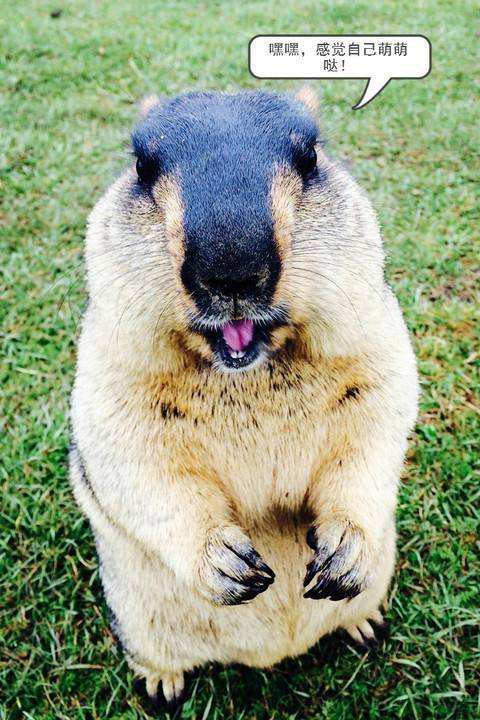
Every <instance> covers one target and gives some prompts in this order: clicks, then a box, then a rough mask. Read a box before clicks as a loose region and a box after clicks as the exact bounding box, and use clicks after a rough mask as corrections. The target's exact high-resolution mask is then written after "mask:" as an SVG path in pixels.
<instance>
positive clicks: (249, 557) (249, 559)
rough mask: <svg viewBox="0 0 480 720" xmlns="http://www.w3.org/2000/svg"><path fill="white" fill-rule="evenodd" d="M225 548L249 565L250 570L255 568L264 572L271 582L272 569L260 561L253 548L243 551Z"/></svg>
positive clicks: (273, 574)
mask: <svg viewBox="0 0 480 720" xmlns="http://www.w3.org/2000/svg"><path fill="white" fill-rule="evenodd" d="M227 547H228V549H229V550H231V551H232V552H233V553H234V554H235V555H236V556H237V557H239V558H241V559H242V560H244V561H245V562H246V563H247V565H250V567H251V568H255V569H256V570H260V571H261V572H264V573H265V574H266V575H269V576H270V577H271V578H272V580H273V579H274V578H275V573H274V572H273V570H272V568H270V567H269V566H268V565H267V563H266V562H264V560H262V558H261V557H260V555H259V554H258V552H257V551H256V550H255V549H254V548H252V547H248V548H246V549H245V550H241V549H239V548H234V547H232V546H231V545H227Z"/></svg>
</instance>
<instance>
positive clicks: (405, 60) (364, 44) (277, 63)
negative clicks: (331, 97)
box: [248, 35, 432, 110]
mask: <svg viewBox="0 0 480 720" xmlns="http://www.w3.org/2000/svg"><path fill="white" fill-rule="evenodd" d="M248 60H249V70H250V72H251V74H252V75H253V76H254V77H256V78H259V79H261V80H275V79H284V80H286V79H291V80H311V79H318V80H325V79H328V80H353V79H356V78H357V79H368V83H367V85H366V87H365V90H364V91H363V95H362V97H361V98H360V100H359V101H358V103H357V104H356V105H355V106H354V108H353V109H354V110H359V109H360V108H362V107H365V105H367V104H368V103H369V102H371V101H372V100H373V99H374V98H375V97H376V96H377V95H378V94H379V93H380V92H381V91H382V90H383V88H384V87H386V85H388V83H389V82H390V80H392V79H394V80H407V79H420V78H423V77H426V75H428V73H429V72H430V69H431V66H432V47H431V45H430V40H429V39H428V38H426V37H425V36H424V35H256V36H255V37H254V38H252V39H251V40H250V43H249V46H248Z"/></svg>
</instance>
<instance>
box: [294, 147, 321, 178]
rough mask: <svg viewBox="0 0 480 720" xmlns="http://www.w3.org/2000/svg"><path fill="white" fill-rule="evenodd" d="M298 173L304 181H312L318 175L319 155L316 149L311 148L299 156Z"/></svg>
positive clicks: (297, 162)
mask: <svg viewBox="0 0 480 720" xmlns="http://www.w3.org/2000/svg"><path fill="white" fill-rule="evenodd" d="M296 166H297V169H298V172H299V173H300V174H301V175H302V177H303V179H304V180H310V179H311V178H312V177H314V176H315V175H316V173H317V153H316V151H315V148H314V147H313V146H312V147H309V148H307V150H305V151H304V152H302V153H301V155H299V156H298V158H297V161H296Z"/></svg>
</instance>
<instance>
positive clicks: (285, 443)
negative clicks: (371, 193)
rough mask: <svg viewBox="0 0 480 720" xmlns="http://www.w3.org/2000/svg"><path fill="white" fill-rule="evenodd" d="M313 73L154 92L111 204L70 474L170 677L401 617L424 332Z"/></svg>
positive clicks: (100, 223) (265, 659)
mask: <svg viewBox="0 0 480 720" xmlns="http://www.w3.org/2000/svg"><path fill="white" fill-rule="evenodd" d="M311 105H312V103H311V97H310V96H308V95H306V94H303V95H302V97H300V98H299V97H298V96H295V97H294V96H293V95H292V96H282V95H277V94H274V93H268V92H239V93H233V94H229V93H215V92H203V93H192V94H186V95H182V96H179V97H176V98H174V99H158V100H156V101H153V102H152V101H151V100H150V101H149V102H148V104H147V108H146V111H145V113H144V116H143V118H142V119H141V120H140V122H139V124H138V126H137V127H136V129H135V130H134V132H133V135H132V144H133V152H134V156H135V158H136V166H134V165H133V164H132V166H131V167H128V169H127V170H126V171H125V172H124V174H123V175H122V176H121V177H120V179H118V180H117V181H116V182H115V183H114V184H113V185H112V187H111V188H110V189H109V190H108V192H107V193H106V194H105V195H104V197H103V198H102V199H101V200H100V201H99V202H98V204H97V205H96V207H95V209H94V210H93V212H92V214H91V216H90V219H89V224H88V232H87V238H86V265H87V272H88V297H89V301H88V306H87V309H86V312H85V315H84V318H83V324H82V331H81V337H80V341H79V350H78V366H77V373H76V380H75V387H74V390H73V396H72V426H73V441H72V450H71V457H70V460H71V481H72V484H73V489H74V493H75V496H76V499H77V501H78V503H79V505H80V507H81V508H82V510H83V511H84V513H85V514H86V516H87V517H88V519H89V521H90V523H91V526H92V528H93V532H94V534H95V540H96V546H97V550H98V555H99V558H100V567H101V577H102V583H103V587H104V591H105V597H106V601H107V603H108V606H109V607H110V609H111V611H112V617H113V627H114V630H115V632H116V634H117V635H118V637H119V638H120V640H121V643H122V644H123V647H124V650H125V653H126V656H127V658H128V662H129V664H130V666H131V667H132V668H133V670H134V672H135V673H136V675H137V676H139V677H140V678H144V679H145V681H146V689H147V691H148V694H149V695H150V696H151V697H152V698H157V699H158V698H160V697H161V696H162V691H163V696H164V697H165V699H166V701H167V702H168V703H169V704H170V706H175V705H176V704H178V703H180V702H181V700H182V696H183V689H184V674H185V673H187V672H188V671H190V670H192V669H193V668H195V667H198V666H200V665H202V664H204V663H207V662H209V661H217V662H219V663H234V662H236V663H244V664H246V665H249V666H255V667H269V666H271V665H273V664H274V663H277V662H278V661H280V660H282V658H285V657H286V656H295V655H298V654H300V653H303V652H305V651H306V650H307V649H308V648H309V647H311V646H312V645H313V644H314V643H316V642H317V641H318V640H319V638H321V637H322V636H323V635H325V634H326V633H330V632H332V631H333V630H335V629H337V628H344V629H346V630H347V631H348V632H349V633H350V635H351V636H352V637H353V638H355V639H356V640H357V641H360V642H362V641H363V642H365V641H368V640H370V639H372V638H374V634H375V628H376V626H378V625H381V624H382V622H383V620H382V615H381V612H380V609H379V608H380V607H381V605H382V603H383V601H384V600H385V597H386V593H387V589H388V585H389V582H390V578H391V575H392V571H393V567H394V560H395V519H394V514H395V505H396V496H397V485H398V481H399V476H400V472H401V469H402V464H403V459H404V454H405V450H406V445H407V436H408V433H409V431H410V429H411V428H412V425H413V423H414V420H415V416H416V408H417V393H418V383H417V373H416V363H415V358H414V354H413V352H412V348H411V344H410V341H409V337H408V333H407V330H406V327H405V324H404V321H403V319H402V314H401V311H400V309H399V306H398V304H397V301H396V299H395V297H394V295H393V293H392V291H391V289H390V288H389V286H388V285H387V284H386V282H385V279H384V272H383V271H384V267H383V266H384V254H383V250H382V241H381V237H380V232H379V227H378V223H377V220H376V216H375V214H374V212H373V210H372V207H371V205H370V203H369V201H368V200H367V198H366V197H365V195H364V194H363V192H362V191H361V190H360V189H359V187H358V186H357V184H356V183H355V181H354V180H353V179H352V178H351V177H350V175H349V174H348V173H347V172H346V170H345V169H343V167H341V166H339V165H338V164H336V163H335V162H333V161H332V160H331V159H329V158H328V157H327V155H326V154H325V152H324V149H323V144H322V142H321V141H320V140H319V133H318V128H317V124H316V121H315V119H314V115H315V113H314V112H312V108H311Z"/></svg>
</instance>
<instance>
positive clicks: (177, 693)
mask: <svg viewBox="0 0 480 720" xmlns="http://www.w3.org/2000/svg"><path fill="white" fill-rule="evenodd" d="M134 688H135V690H136V691H137V692H138V693H139V694H140V695H141V696H142V698H143V700H144V701H145V704H146V709H147V711H148V712H149V713H150V714H152V715H164V714H165V713H168V714H169V715H170V716H171V717H177V711H179V710H180V708H181V707H182V705H183V703H184V702H185V699H186V688H185V676H184V674H183V673H172V674H170V675H160V674H156V673H155V674H152V675H149V676H148V677H147V678H138V679H137V680H135V683H134Z"/></svg>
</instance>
